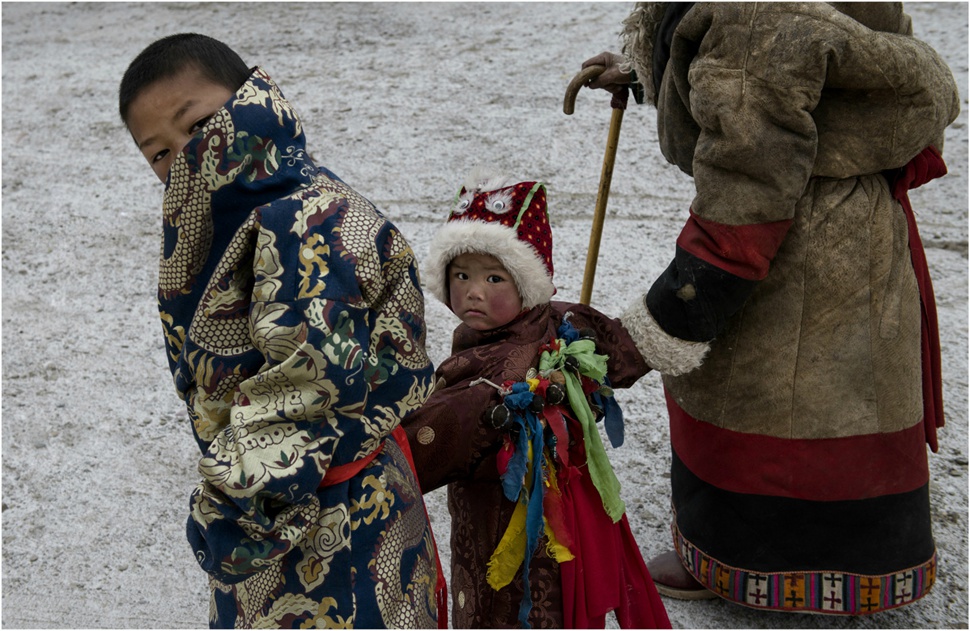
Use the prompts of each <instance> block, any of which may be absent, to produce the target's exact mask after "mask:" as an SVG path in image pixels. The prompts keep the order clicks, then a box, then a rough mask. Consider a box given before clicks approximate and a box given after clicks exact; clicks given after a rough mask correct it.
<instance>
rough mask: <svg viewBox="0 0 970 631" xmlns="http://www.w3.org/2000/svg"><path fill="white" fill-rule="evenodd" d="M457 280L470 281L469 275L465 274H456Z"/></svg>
mask: <svg viewBox="0 0 970 631" xmlns="http://www.w3.org/2000/svg"><path fill="white" fill-rule="evenodd" d="M455 278H456V279H458V280H468V274H466V273H465V272H455Z"/></svg>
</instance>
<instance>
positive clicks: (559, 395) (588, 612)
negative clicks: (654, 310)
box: [404, 173, 670, 628]
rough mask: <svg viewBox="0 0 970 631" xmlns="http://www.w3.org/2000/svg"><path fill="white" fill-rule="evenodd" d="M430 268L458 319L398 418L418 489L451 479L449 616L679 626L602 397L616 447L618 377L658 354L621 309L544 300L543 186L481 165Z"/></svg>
mask: <svg viewBox="0 0 970 631" xmlns="http://www.w3.org/2000/svg"><path fill="white" fill-rule="evenodd" d="M425 273H426V276H427V286H428V288H429V290H430V291H431V292H432V293H434V294H435V296H437V297H438V298H439V299H440V300H441V301H442V302H444V303H445V304H446V305H448V307H449V308H450V309H451V310H452V311H453V312H454V313H455V315H457V316H458V317H459V318H460V319H461V321H462V324H461V325H460V326H459V327H458V328H457V329H456V330H455V333H454V338H453V346H452V355H451V357H449V358H448V359H447V360H446V361H445V362H443V363H442V364H441V366H440V367H439V368H438V370H437V372H436V373H435V377H436V379H437V385H436V388H435V391H434V393H433V394H432V395H431V397H430V398H429V399H428V401H427V402H426V403H425V405H424V406H422V407H421V408H420V409H419V410H418V411H417V412H415V413H414V414H413V415H411V416H410V417H408V418H407V419H406V420H405V421H404V426H405V430H406V431H407V434H408V438H409V439H410V441H411V449H412V453H413V454H414V460H415V466H416V470H417V472H418V479H419V480H420V482H421V488H422V490H423V491H424V492H425V493H427V492H428V491H431V490H433V489H436V488H439V487H441V486H443V485H446V484H447V485H448V508H449V512H450V513H451V516H452V540H451V548H452V574H451V576H452V601H453V607H452V616H453V618H452V621H453V624H454V625H455V627H466V628H467V627H515V626H519V625H521V626H526V627H528V626H530V625H532V626H536V627H560V628H561V627H573V628H591V627H599V628H602V627H603V626H604V625H605V615H606V613H607V612H609V611H615V612H616V616H617V619H618V621H619V623H620V625H621V626H622V627H625V628H627V627H639V628H644V627H664V628H669V626H670V622H669V621H668V619H667V614H666V611H665V610H664V607H663V604H662V603H661V602H660V599H659V596H658V595H657V592H656V589H655V588H654V586H653V582H652V580H651V579H650V575H649V573H648V572H647V569H646V566H645V565H644V563H643V559H642V558H641V556H640V551H639V549H638V547H637V544H636V542H635V541H634V539H633V535H632V533H631V532H630V527H629V525H628V523H627V519H626V516H625V514H624V506H623V502H622V501H621V500H620V499H619V495H618V491H619V483H618V482H617V480H616V477H615V476H614V474H613V470H612V468H611V467H610V464H609V461H608V460H607V459H606V454H605V452H604V450H603V446H602V443H601V442H600V437H599V433H598V429H597V427H596V425H595V420H596V416H598V414H597V413H596V412H594V411H593V410H594V409H597V408H598V409H599V410H601V411H602V412H603V413H605V417H606V419H605V424H606V429H607V432H608V433H609V434H610V438H611V440H613V442H614V444H615V445H618V444H619V442H621V441H622V417H620V416H619V414H618V413H619V409H618V407H617V406H616V403H615V402H614V401H613V399H612V396H611V392H610V390H609V385H610V384H611V383H612V385H614V386H617V387H628V386H630V385H631V384H633V383H634V382H635V381H636V380H637V379H639V378H640V377H641V376H642V375H644V374H645V373H646V372H647V371H648V370H649V368H648V367H647V365H646V364H645V363H644V361H643V358H642V357H641V356H640V353H639V352H638V351H637V348H636V346H635V345H634V343H633V340H632V339H631V338H630V335H629V334H628V333H627V332H626V330H625V329H624V328H623V326H622V325H621V323H620V322H619V321H618V320H611V319H609V318H607V317H606V316H604V315H602V314H600V313H598V312H597V311H595V310H594V309H591V308H590V307H587V306H584V305H579V304H564V303H560V302H550V298H551V297H552V295H553V294H554V293H555V287H554V286H553V283H552V275H553V267H552V233H551V229H550V226H549V223H548V220H547V217H546V198H545V187H544V186H543V185H542V184H541V183H538V182H520V183H515V182H514V180H507V179H504V178H501V177H492V176H490V175H488V174H482V173H476V174H473V177H472V178H471V179H470V181H468V182H466V183H465V186H464V187H463V188H462V190H461V191H460V193H459V199H458V205H457V207H456V209H455V210H454V211H453V212H452V213H451V216H450V217H449V219H448V222H447V223H446V225H445V226H444V227H443V228H442V229H441V230H440V231H439V232H438V234H437V235H436V236H435V239H434V241H433V243H432V246H431V253H430V260H429V264H428V266H427V267H426V269H425ZM596 353H602V355H598V354H596ZM590 403H592V404H593V406H592V407H591V406H590ZM543 537H544V541H543ZM520 566H521V572H519V568H520ZM523 585H526V586H528V588H527V589H523Z"/></svg>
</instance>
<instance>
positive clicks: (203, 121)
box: [189, 115, 212, 134]
mask: <svg viewBox="0 0 970 631" xmlns="http://www.w3.org/2000/svg"><path fill="white" fill-rule="evenodd" d="M210 118H212V115H209V116H203V117H202V118H200V119H199V120H197V121H195V123H194V124H193V125H192V127H191V128H189V133H190V134H194V133H195V132H197V131H199V130H200V129H202V128H203V127H205V124H206V123H208V122H209V119H210Z"/></svg>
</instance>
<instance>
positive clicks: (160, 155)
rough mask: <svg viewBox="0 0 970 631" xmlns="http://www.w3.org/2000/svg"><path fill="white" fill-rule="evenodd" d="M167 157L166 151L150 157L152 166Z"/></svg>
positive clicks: (163, 150)
mask: <svg viewBox="0 0 970 631" xmlns="http://www.w3.org/2000/svg"><path fill="white" fill-rule="evenodd" d="M167 155H168V149H162V150H161V151H159V152H158V153H156V154H155V155H153V156H152V164H155V163H156V162H158V161H159V160H162V159H164V158H165V156H167Z"/></svg>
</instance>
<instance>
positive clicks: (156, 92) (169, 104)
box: [128, 66, 232, 182]
mask: <svg viewBox="0 0 970 631" xmlns="http://www.w3.org/2000/svg"><path fill="white" fill-rule="evenodd" d="M230 97H232V92H231V91H230V90H229V89H228V88H226V87H225V86H222V85H219V84H218V83H213V82H212V81H210V80H209V79H206V78H205V77H204V76H203V75H202V73H201V72H199V70H198V69H197V68H195V67H194V66H188V67H186V68H185V69H184V70H182V71H181V72H179V73H178V74H176V75H174V76H172V77H168V78H166V79H160V80H158V81H156V82H155V83H152V84H150V85H149V86H147V87H146V88H145V89H144V90H142V91H141V93H140V94H139V95H138V96H137V97H135V99H134V100H133V101H132V102H131V106H130V107H129V109H128V129H129V130H130V131H131V135H132V137H133V138H134V139H135V143H136V144H137V145H138V149H139V150H140V151H141V153H142V155H143V156H145V159H146V160H148V164H149V165H151V167H152V170H153V171H154V172H155V175H157V176H158V179H159V180H161V181H162V182H164V181H165V178H167V177H168V171H169V169H170V168H171V167H172V162H173V161H174V160H175V156H176V155H178V153H179V152H180V151H181V150H182V148H183V147H184V146H185V145H186V144H187V143H188V142H189V140H190V139H191V138H192V136H193V135H195V134H196V133H197V132H198V131H199V130H200V129H201V128H202V126H203V125H205V123H206V121H208V120H209V118H210V117H211V116H212V115H213V114H215V113H216V112H217V111H219V110H220V109H221V108H222V106H223V105H224V104H225V103H226V101H228V100H229V99H230Z"/></svg>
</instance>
